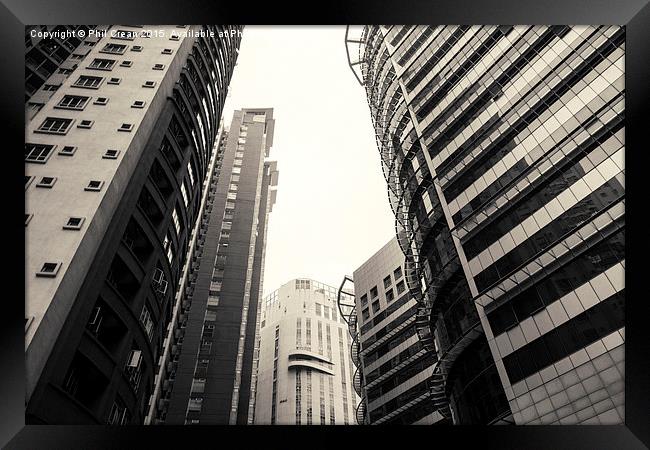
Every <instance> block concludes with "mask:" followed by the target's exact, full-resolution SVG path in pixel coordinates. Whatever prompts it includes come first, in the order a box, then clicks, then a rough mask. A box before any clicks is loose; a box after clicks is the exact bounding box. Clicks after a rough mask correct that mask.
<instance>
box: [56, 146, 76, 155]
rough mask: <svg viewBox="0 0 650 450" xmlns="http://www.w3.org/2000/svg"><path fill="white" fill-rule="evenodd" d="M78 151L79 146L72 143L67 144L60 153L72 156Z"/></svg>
mask: <svg viewBox="0 0 650 450" xmlns="http://www.w3.org/2000/svg"><path fill="white" fill-rule="evenodd" d="M76 151H77V147H74V146H72V145H65V146H64V147H63V148H62V149H61V150H59V155H61V156H72V155H74V152H76Z"/></svg>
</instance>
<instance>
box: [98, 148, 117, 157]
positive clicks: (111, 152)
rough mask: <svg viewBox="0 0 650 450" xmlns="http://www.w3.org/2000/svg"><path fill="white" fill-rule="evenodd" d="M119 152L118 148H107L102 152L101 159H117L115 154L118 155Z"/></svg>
mask: <svg viewBox="0 0 650 450" xmlns="http://www.w3.org/2000/svg"><path fill="white" fill-rule="evenodd" d="M119 154H120V151H119V150H112V149H109V150H106V151H105V152H104V154H103V155H102V158H103V159H117V155H119Z"/></svg>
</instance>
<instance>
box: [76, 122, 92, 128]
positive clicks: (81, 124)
mask: <svg viewBox="0 0 650 450" xmlns="http://www.w3.org/2000/svg"><path fill="white" fill-rule="evenodd" d="M94 123H95V121H94V120H82V121H81V122H79V124H78V125H77V128H92V126H93V124H94Z"/></svg>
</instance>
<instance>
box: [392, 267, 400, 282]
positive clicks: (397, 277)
mask: <svg viewBox="0 0 650 450" xmlns="http://www.w3.org/2000/svg"><path fill="white" fill-rule="evenodd" d="M393 275H395V279H396V280H399V279H400V278H402V268H401V267H398V268H397V269H395V271H394V272H393Z"/></svg>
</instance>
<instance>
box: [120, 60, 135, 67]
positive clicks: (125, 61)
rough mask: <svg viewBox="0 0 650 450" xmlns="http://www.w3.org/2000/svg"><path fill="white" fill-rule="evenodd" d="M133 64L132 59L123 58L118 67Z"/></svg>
mask: <svg viewBox="0 0 650 450" xmlns="http://www.w3.org/2000/svg"><path fill="white" fill-rule="evenodd" d="M131 66H133V61H129V60H126V59H125V60H124V61H122V62H121V63H120V67H131Z"/></svg>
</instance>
